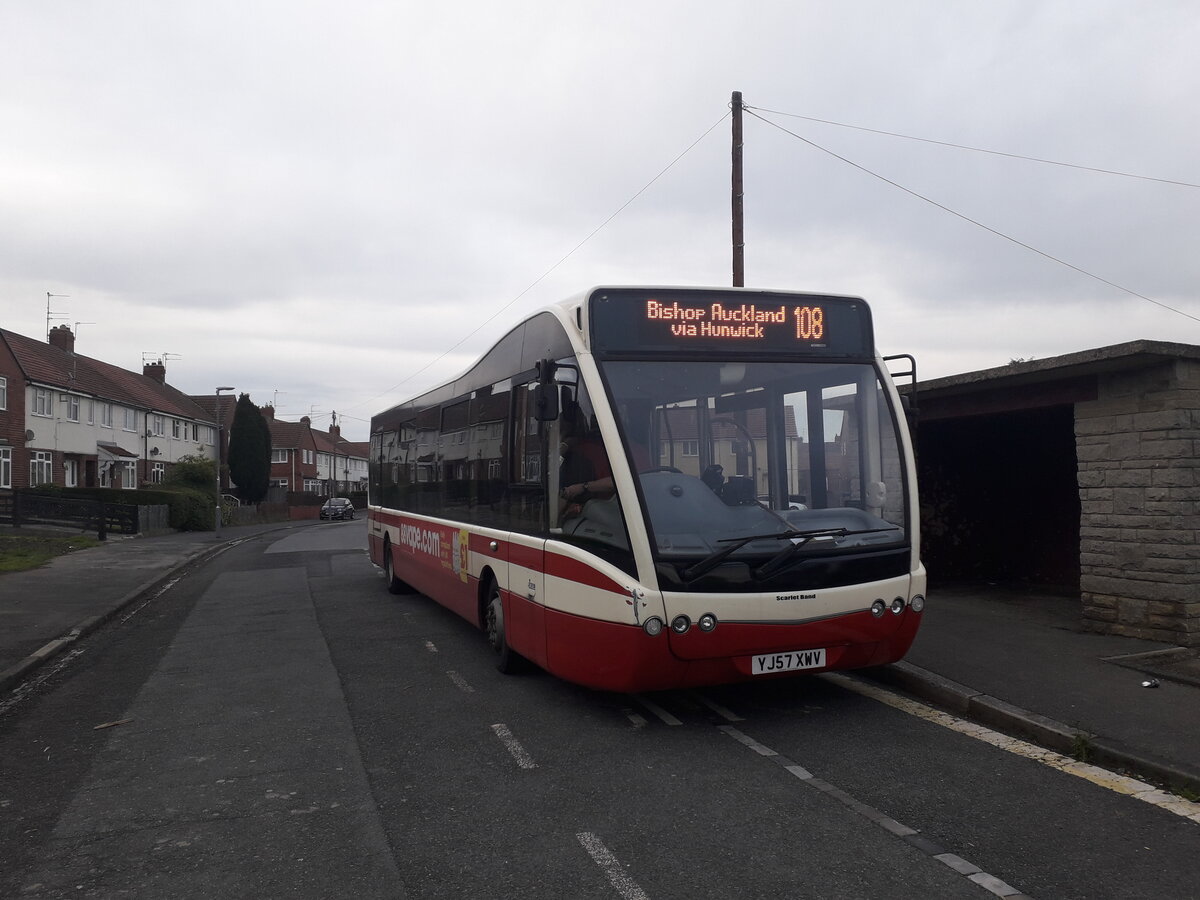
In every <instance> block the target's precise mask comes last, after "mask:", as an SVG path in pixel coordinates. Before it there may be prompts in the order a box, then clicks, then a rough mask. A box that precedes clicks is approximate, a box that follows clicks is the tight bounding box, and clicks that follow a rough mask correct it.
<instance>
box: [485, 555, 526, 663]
mask: <svg viewBox="0 0 1200 900" xmlns="http://www.w3.org/2000/svg"><path fill="white" fill-rule="evenodd" d="M483 630H484V633H485V634H486V635H487V639H488V643H489V644H491V645H492V650H493V651H495V653H496V668H497V669H499V670H500V671H501V672H503V673H504V674H505V675H511V674H513V673H514V672H519V671H521V669H522V668H523V663H524V660H523V659H522V658H521V656H520V655H519V654H518V653H517V652H516V651H515V650H513V648H512V647H510V646H508V640H507V638H506V637H505V633H504V599H503V597H502V596H501V594H500V585H498V584H497V583H496V580H495V579H494V578H493V579H491V580H489V581H488V587H487V594H486V595H485V597H484V607H483Z"/></svg>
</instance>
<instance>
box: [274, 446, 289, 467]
mask: <svg viewBox="0 0 1200 900" xmlns="http://www.w3.org/2000/svg"><path fill="white" fill-rule="evenodd" d="M287 460H288V452H287V450H286V449H285V450H279V449H277V448H275V447H272V448H271V462H273V463H285V462H287Z"/></svg>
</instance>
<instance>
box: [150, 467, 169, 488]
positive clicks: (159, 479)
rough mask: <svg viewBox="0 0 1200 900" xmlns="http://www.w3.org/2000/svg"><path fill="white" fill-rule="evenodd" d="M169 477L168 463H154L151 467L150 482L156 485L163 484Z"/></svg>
mask: <svg viewBox="0 0 1200 900" xmlns="http://www.w3.org/2000/svg"><path fill="white" fill-rule="evenodd" d="M166 477H167V466H166V463H154V465H153V466H151V467H150V481H151V482H152V483H154V484H162V483H163V479H164V478H166Z"/></svg>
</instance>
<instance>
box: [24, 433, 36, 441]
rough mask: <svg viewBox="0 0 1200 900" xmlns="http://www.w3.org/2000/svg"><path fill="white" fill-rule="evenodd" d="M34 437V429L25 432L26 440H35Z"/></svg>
mask: <svg viewBox="0 0 1200 900" xmlns="http://www.w3.org/2000/svg"><path fill="white" fill-rule="evenodd" d="M33 437H34V435H33V432H32V431H26V432H25V440H27V441H32V440H33Z"/></svg>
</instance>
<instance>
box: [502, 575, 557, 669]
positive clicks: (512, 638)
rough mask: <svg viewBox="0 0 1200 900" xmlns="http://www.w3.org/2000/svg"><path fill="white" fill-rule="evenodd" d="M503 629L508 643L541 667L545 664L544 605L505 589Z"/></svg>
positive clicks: (544, 666) (545, 666)
mask: <svg viewBox="0 0 1200 900" xmlns="http://www.w3.org/2000/svg"><path fill="white" fill-rule="evenodd" d="M504 614H505V620H504V630H505V639H506V640H507V641H508V645H509V646H510V647H512V648H513V649H514V650H516V651H517V652H518V653H519V654H521V655H522V656H523V657H525V658H526V659H527V660H529V661H530V662H533V663H536V664H537V665H539V666H541V667H542V668H543V669H545V668H548V666H547V665H546V607H544V606H542V605H541V604H540V603H533V602H531V601H530V600H529V599H528V598H527V597H523V596H521V595H520V594H514V593H512V592H511V591H506V592H505V594H504Z"/></svg>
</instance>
